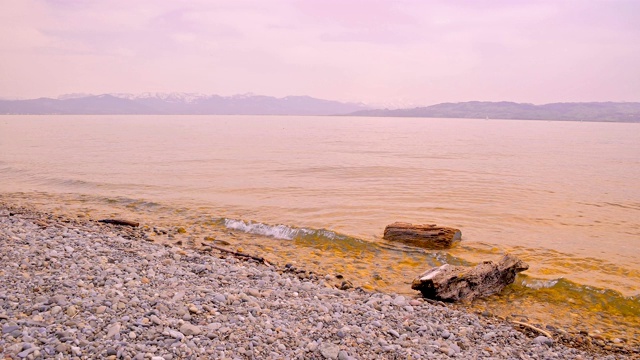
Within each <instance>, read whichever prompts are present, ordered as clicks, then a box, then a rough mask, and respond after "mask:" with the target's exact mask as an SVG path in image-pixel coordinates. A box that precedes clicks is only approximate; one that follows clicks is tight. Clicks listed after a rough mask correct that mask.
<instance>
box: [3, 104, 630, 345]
mask: <svg viewBox="0 0 640 360" xmlns="http://www.w3.org/2000/svg"><path fill="white" fill-rule="evenodd" d="M638 179H640V125H639V124H629V123H597V122H560V121H519V120H475V119H418V118H362V117H300V116H289V117H285V116H0V193H2V194H4V196H6V197H8V198H10V199H13V200H14V201H25V202H32V203H35V204H36V205H39V206H42V207H47V206H48V207H50V208H52V209H56V210H57V211H62V212H67V213H70V214H75V213H77V212H85V213H87V214H89V216H92V214H93V216H97V215H99V214H123V211H126V212H127V213H126V214H127V215H128V216H134V217H137V218H138V219H141V220H142V221H143V223H144V222H145V221H146V222H149V223H156V222H164V223H166V225H167V226H169V225H176V224H187V225H189V226H192V227H194V228H197V229H198V231H199V232H198V236H200V235H202V234H206V232H207V231H209V230H208V229H214V228H216V229H218V231H219V230H220V228H225V227H226V229H227V230H229V231H234V232H237V233H241V232H242V231H245V232H251V233H254V234H249V235H251V236H248V237H244V238H243V239H240V240H238V244H241V245H242V246H243V247H244V248H246V249H250V250H254V251H256V252H262V253H267V254H272V255H273V256H275V257H276V258H277V259H279V260H282V261H298V262H302V263H306V264H308V266H310V267H313V268H316V269H318V270H319V271H322V270H324V271H328V272H331V271H333V272H343V273H353V274H354V275H353V277H354V278H355V279H357V281H358V284H360V285H363V286H365V287H366V288H368V289H374V290H375V289H377V290H383V291H394V292H399V293H406V294H415V292H413V291H412V290H410V288H409V285H408V283H410V281H411V279H412V277H414V276H416V275H418V274H419V273H420V272H422V271H424V270H426V269H428V268H429V267H430V266H435V265H439V264H442V263H445V262H449V263H454V264H473V263H478V262H481V261H483V260H496V259H498V258H499V257H500V255H501V254H503V253H505V252H511V253H513V254H515V255H517V256H519V257H520V258H522V259H523V260H525V261H526V262H527V263H529V265H530V269H529V270H528V271H526V272H525V273H523V274H522V276H519V277H518V280H517V281H516V284H515V285H514V286H512V287H510V288H509V290H508V291H505V293H504V294H501V295H499V296H494V297H492V298H491V299H490V300H483V301H479V302H477V303H476V304H474V305H471V306H472V308H473V307H476V308H478V309H483V310H486V309H488V310H491V311H492V312H495V313H496V314H501V315H502V316H508V315H509V313H510V312H512V309H513V307H514V305H515V307H516V308H518V312H530V313H531V314H532V315H531V316H532V317H533V319H540V320H539V321H541V322H543V321H544V322H547V323H552V322H553V323H557V322H560V325H562V326H567V327H579V326H582V325H580V324H583V323H585V324H587V325H584V326H587V327H589V328H590V329H598V330H602V331H605V332H613V333H615V334H618V336H626V337H627V338H633V337H637V335H638V332H637V331H638V330H637V329H638V328H640V324H639V323H638V321H639V320H638V317H640V182H639V180H638ZM394 221H406V222H412V223H431V224H438V225H443V226H451V227H456V228H459V229H461V230H462V241H461V242H460V243H459V244H458V245H457V246H455V247H454V248H453V249H451V250H448V251H424V250H420V249H412V248H409V247H402V246H397V245H394V244H390V243H387V242H386V241H385V240H382V232H383V230H384V227H385V226H386V225H387V224H390V223H392V222H394ZM194 231H195V230H194ZM211 231H213V230H211ZM260 244H262V245H260ZM264 244H269V245H268V247H265V246H266V245H264ZM254 245H255V246H254ZM239 246H240V245H239ZM252 246H253V247H252ZM261 246H262V247H261ZM354 282H355V281H354ZM550 313H551V314H552V315H549V314H550ZM558 313H562V314H567V316H568V320H566V321H565V322H564V323H562V321H561V320H558V319H556V318H558V317H559V315H558ZM545 314H546V318H545ZM562 316H564V315H562ZM585 319H586V320H585ZM621 322H622V323H625V324H626V325H628V327H624V326H623V327H621V326H620V323H621ZM626 325H625V326H626Z"/></svg>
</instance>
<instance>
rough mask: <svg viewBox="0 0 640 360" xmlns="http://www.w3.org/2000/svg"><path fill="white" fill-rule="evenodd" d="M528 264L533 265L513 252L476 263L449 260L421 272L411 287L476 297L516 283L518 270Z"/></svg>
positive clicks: (430, 293)
mask: <svg viewBox="0 0 640 360" xmlns="http://www.w3.org/2000/svg"><path fill="white" fill-rule="evenodd" d="M528 268H529V265H527V264H526V263H525V262H523V261H522V260H520V259H518V258H517V257H515V256H513V255H511V254H507V255H505V256H504V257H502V259H500V261H498V263H494V262H493V261H485V262H483V263H482V264H480V265H477V266H475V267H468V266H455V265H449V264H445V265H442V266H438V267H436V268H433V269H431V270H428V271H426V272H425V273H423V274H422V275H420V276H418V277H417V278H416V279H415V280H413V283H412V284H411V288H412V289H414V290H418V291H420V292H422V296H424V297H426V298H429V299H436V300H441V301H459V300H473V299H474V298H476V297H485V296H489V295H492V294H495V293H498V292H500V291H501V290H502V289H503V288H504V287H505V286H507V285H509V284H511V283H513V281H514V280H515V278H516V274H517V273H519V272H521V271H524V270H527V269H528Z"/></svg>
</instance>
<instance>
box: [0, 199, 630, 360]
mask: <svg viewBox="0 0 640 360" xmlns="http://www.w3.org/2000/svg"><path fill="white" fill-rule="evenodd" d="M0 241H1V246H2V251H1V252H0V323H1V325H2V329H1V334H0V335H1V337H0V354H2V355H3V357H4V358H5V359H139V360H142V359H152V360H171V359H341V360H344V359H448V358H459V359H627V358H629V359H632V358H637V356H638V353H637V350H634V349H631V348H625V347H624V344H622V345H620V346H618V350H617V351H603V350H602V349H601V348H599V347H593V348H590V347H588V346H576V347H572V346H566V344H570V342H569V341H564V340H563V339H561V338H558V337H557V334H547V335H552V336H551V337H549V336H545V334H543V333H539V332H536V331H533V330H531V329H528V330H527V329H523V328H517V326H514V324H512V323H508V322H506V321H503V320H500V319H497V318H491V317H485V316H482V315H478V314H472V313H468V312H464V311H460V310H456V309H453V308H452V307H450V306H447V305H446V304H442V303H438V302H433V301H427V300H424V299H421V298H418V297H417V296H416V297H415V298H411V297H407V296H403V295H397V294H391V293H389V294H387V293H380V292H369V291H365V290H363V289H360V288H348V287H345V288H346V290H341V289H339V288H336V287H335V286H334V283H335V276H336V275H335V274H313V273H310V272H308V271H304V270H302V269H296V268H294V267H292V266H290V265H286V264H270V263H268V262H260V261H256V260H255V259H251V258H249V257H239V256H236V255H233V254H230V253H225V252H220V251H218V250H216V249H211V250H210V251H202V250H198V249H193V248H189V247H181V246H168V245H163V244H156V243H153V242H150V241H145V239H144V237H143V236H142V232H141V231H138V232H136V231H131V230H130V229H127V228H125V227H122V226H118V225H109V224H102V223H99V222H97V221H93V220H89V219H70V218H64V217H60V216H53V215H50V214H46V213H40V212H37V211H31V210H28V209H20V208H16V207H9V206H6V205H0ZM571 343H572V342H571ZM583 345H584V344H583Z"/></svg>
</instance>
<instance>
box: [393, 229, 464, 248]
mask: <svg viewBox="0 0 640 360" xmlns="http://www.w3.org/2000/svg"><path fill="white" fill-rule="evenodd" d="M461 237H462V233H461V232H460V230H458V229H454V228H449V227H442V226H437V225H427V224H425V225H413V224H409V223H403V222H395V223H393V224H391V225H387V227H386V228H385V229H384V239H386V240H391V241H398V242H401V243H404V244H407V245H412V246H419V247H423V248H427V249H447V248H450V247H451V245H452V244H453V242H454V241H456V240H460V238H461Z"/></svg>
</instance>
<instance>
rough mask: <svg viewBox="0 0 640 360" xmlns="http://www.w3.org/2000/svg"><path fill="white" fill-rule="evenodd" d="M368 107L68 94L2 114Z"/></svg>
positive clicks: (336, 111)
mask: <svg viewBox="0 0 640 360" xmlns="http://www.w3.org/2000/svg"><path fill="white" fill-rule="evenodd" d="M368 108H369V107H367V106H363V105H362V104H353V103H342V102H338V101H331V100H322V99H316V98H312V97H309V96H287V97H284V98H275V97H271V96H262V95H254V94H241V95H234V96H226V97H224V96H219V95H205V94H200V93H178V92H176V93H152V92H149V93H142V94H128V93H114V94H101V95H91V94H66V95H62V96H60V97H58V98H57V99H49V98H40V99H31V100H18V101H1V100H0V114H2V113H4V114H157V115H163V114H166V115H169V114H185V115H189V114H200V115H208V114H210V115H341V114H348V113H352V112H354V111H359V110H365V109H368Z"/></svg>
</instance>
